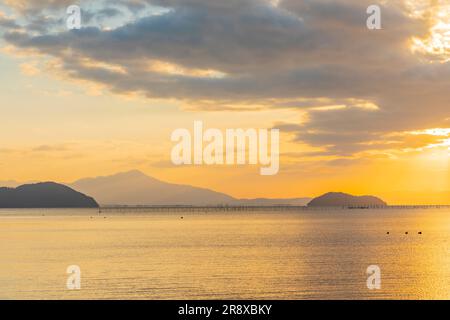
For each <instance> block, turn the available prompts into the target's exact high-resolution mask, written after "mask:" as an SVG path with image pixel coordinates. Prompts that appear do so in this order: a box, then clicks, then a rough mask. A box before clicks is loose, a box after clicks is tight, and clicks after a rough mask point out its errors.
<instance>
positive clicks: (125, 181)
mask: <svg viewBox="0 0 450 320" xmlns="http://www.w3.org/2000/svg"><path fill="white" fill-rule="evenodd" d="M70 186H71V187H73V188H74V189H76V190H79V191H81V192H84V193H86V194H89V195H91V196H93V197H94V198H95V199H96V200H97V201H98V202H99V203H100V204H102V205H237V204H247V205H269V204H272V205H275V204H285V205H289V204H297V205H298V203H302V204H301V205H306V203H307V201H308V200H310V199H303V198H301V199H243V200H240V199H236V198H233V197H231V196H229V195H227V194H224V193H220V192H216V191H213V190H209V189H205V188H198V187H193V186H189V185H179V184H172V183H167V182H163V181H160V180H158V179H155V178H152V177H149V176H147V175H145V174H144V173H142V172H140V171H137V170H133V171H129V172H124V173H118V174H115V175H111V176H105V177H97V178H86V179H81V180H78V181H76V182H74V183H72V184H70Z"/></svg>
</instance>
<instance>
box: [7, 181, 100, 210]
mask: <svg viewBox="0 0 450 320" xmlns="http://www.w3.org/2000/svg"><path fill="white" fill-rule="evenodd" d="M0 208H98V203H97V202H96V201H95V200H94V199H93V198H91V197H88V196H86V195H84V194H82V193H80V192H77V191H75V190H73V189H72V188H69V187H67V186H65V185H62V184H58V183H54V182H43V183H36V184H25V185H22V186H19V187H17V188H5V187H3V188H0Z"/></svg>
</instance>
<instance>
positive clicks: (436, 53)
mask: <svg viewBox="0 0 450 320" xmlns="http://www.w3.org/2000/svg"><path fill="white" fill-rule="evenodd" d="M428 2H429V7H428V9H424V8H423V4H424V3H423V1H422V2H421V1H419V3H420V4H421V6H419V4H414V3H412V2H411V1H409V2H408V3H409V5H410V6H411V7H412V8H413V10H412V12H413V13H412V14H413V15H416V16H424V17H425V16H426V17H429V19H430V22H431V25H432V27H431V29H430V32H429V34H428V36H427V37H426V38H416V37H415V38H413V39H412V47H411V49H412V51H413V52H416V53H421V54H423V55H425V56H426V57H427V58H428V59H430V61H431V62H441V63H445V62H448V61H450V4H449V3H448V1H437V2H431V1H428ZM435 3H436V4H435ZM444 3H445V4H444ZM432 4H435V5H434V6H433V5H432ZM414 6H416V7H415V9H414Z"/></svg>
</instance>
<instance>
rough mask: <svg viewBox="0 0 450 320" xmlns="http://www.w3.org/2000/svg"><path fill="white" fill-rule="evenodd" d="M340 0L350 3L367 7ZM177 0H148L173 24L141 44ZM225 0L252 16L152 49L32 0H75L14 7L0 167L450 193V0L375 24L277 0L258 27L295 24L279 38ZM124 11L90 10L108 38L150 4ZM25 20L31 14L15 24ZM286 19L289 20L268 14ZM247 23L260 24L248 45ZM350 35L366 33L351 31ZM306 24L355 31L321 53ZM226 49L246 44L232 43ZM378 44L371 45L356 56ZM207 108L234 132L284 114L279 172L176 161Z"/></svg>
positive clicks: (299, 190)
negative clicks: (69, 29) (176, 150)
mask: <svg viewBox="0 0 450 320" xmlns="http://www.w3.org/2000/svg"><path fill="white" fill-rule="evenodd" d="M255 1H259V0H255ZM255 1H253V0H252V1H250V0H249V1H244V3H246V4H247V5H248V6H250V5H251V4H253V3H254V2H255ZM261 1H263V0H261ZM196 2H200V3H204V1H203V2H202V1H199V0H198V1H196ZM322 2H324V3H326V2H327V1H325V0H324V1H322ZM336 2H337V3H339V4H342V5H345V6H346V7H348V8H350V7H352V6H355V8H360V7H361V8H363V7H364V5H365V2H364V1H362V2H360V1H349V0H347V1H336ZM369 2H370V1H369ZM369 2H368V3H369ZM174 3H175V4H174V10H173V11H172V13H165V12H166V11H164V10H163V9H164V8H153V7H149V8H148V10H149V12H151V14H150V18H148V17H147V20H146V21H148V19H160V20H161V21H159V20H155V21H156V22H158V26H159V27H158V28H157V27H155V25H156V24H157V23H156V22H154V23H153V24H151V23H148V25H146V24H144V23H142V24H141V25H139V26H140V27H142V26H144V27H145V28H143V29H142V30H140V29H139V30H138V28H135V29H131V28H130V29H129V30H132V31H133V32H134V31H135V32H140V33H138V35H139V37H140V38H138V39H141V40H142V41H141V42H139V44H134V45H141V43H146V41H145V39H147V38H146V35H148V36H149V37H150V36H152V35H154V33H155V32H158V31H160V29H161V30H162V31H161V32H163V31H164V30H165V29H164V28H165V27H167V25H166V21H165V20H164V19H163V18H164V17H165V16H167V18H168V19H173V18H174V17H171V16H170V15H175V14H177V12H178V11H179V12H181V10H179V9H178V6H180V7H182V6H183V4H178V1H174ZM214 3H215V1H211V2H210V3H209V4H208V5H206V4H204V6H205V8H204V9H205V10H207V12H208V14H209V15H211V16H214V14H221V17H223V23H228V20H229V21H231V22H233V21H234V22H235V23H238V24H241V25H238V26H236V30H238V31H239V32H240V33H239V32H238V31H236V30H235V32H232V30H231V29H230V30H229V31H226V32H225V33H224V34H219V36H222V39H223V41H222V42H221V41H216V38H217V37H213V35H210V34H207V33H204V30H211V32H216V31H215V30H214V28H212V27H211V26H209V25H208V24H212V26H214V24H215V22H211V21H209V20H207V19H206V20H205V21H203V22H202V23H204V25H200V26H199V28H198V29H197V28H196V27H195V26H192V30H191V31H190V32H191V33H192V34H191V38H195V39H196V40H195V43H194V44H189V43H186V42H187V41H188V40H186V39H189V40H191V38H189V37H188V35H187V34H186V32H183V31H182V30H181V31H180V33H179V34H177V33H176V32H177V30H175V31H174V30H172V31H171V32H173V33H174V35H173V37H174V40H171V41H168V42H162V43H159V42H157V41H159V40H158V39H160V38H155V39H154V42H152V43H150V44H149V47H144V44H142V48H141V49H142V52H144V56H142V54H139V55H138V54H137V53H136V52H134V51H132V50H130V52H127V51H126V50H123V48H117V51H114V53H113V54H108V51H105V52H103V51H101V49H97V50H92V51H90V50H89V46H85V43H84V42H83V41H88V40H89V41H90V39H91V38H88V40H86V39H84V38H83V37H85V35H75V36H70V35H65V36H64V33H65V32H66V31H65V30H63V29H58V28H57V27H56V29H55V30H52V29H51V28H53V26H49V27H48V28H49V29H47V30H44V31H36V30H34V29H33V30H32V29H30V28H31V27H28V26H27V23H28V22H27V20H26V18H24V17H25V16H26V15H25V14H26V12H27V11H26V10H31V9H33V10H38V11H37V12H45V13H46V14H47V15H48V14H49V12H50V13H51V14H52V15H53V16H54V17H58V14H62V13H61V10H62V9H63V8H59V7H54V8H53V7H52V6H56V5H55V4H53V3H52V2H48V3H46V2H45V1H44V2H42V3H38V2H35V1H23V6H18V5H17V3H15V2H14V1H6V2H5V3H4V4H3V5H0V68H1V70H2V72H1V75H0V97H1V104H0V112H1V116H2V126H1V127H0V134H1V136H2V140H1V142H0V155H1V158H0V159H1V160H0V180H2V181H7V180H16V181H21V182H23V181H37V180H39V181H40V180H54V181H59V182H72V181H74V180H76V179H79V178H84V177H89V176H99V175H108V174H114V173H117V172H120V171H127V170H131V169H139V170H141V171H143V172H145V173H147V174H148V175H151V176H154V177H156V178H159V179H162V180H165V181H169V182H174V183H183V184H191V185H195V186H201V187H207V188H212V189H214V190H217V191H221V192H225V193H228V194H230V195H232V196H235V197H277V198H286V197H303V196H316V195H319V194H321V193H324V192H328V191H343V192H349V193H354V194H374V195H378V196H381V197H383V198H384V199H385V200H387V201H388V202H389V203H391V204H394V203H411V204H414V203H418V204H419V203H449V202H450V171H449V166H450V157H449V155H450V129H449V128H450V93H449V91H448V85H449V84H450V83H449V81H450V80H449V79H450V62H449V61H448V59H450V50H447V49H448V48H450V11H449V7H448V6H445V1H444V2H439V1H431V2H430V3H433V4H435V6H428V7H427V6H425V8H429V9H424V7H422V6H421V4H423V3H426V1H393V2H392V4H386V5H385V6H384V7H383V12H384V15H383V17H385V24H384V26H383V30H380V31H368V30H365V29H364V28H365V23H364V19H365V11H362V12H361V17H362V20H361V21H363V23H362V24H361V26H359V25H354V24H353V23H354V22H352V21H354V20H355V19H356V20H357V18H358V19H359V18H360V17H353V18H355V19H353V20H352V16H351V14H352V13H351V12H353V11H350V12H349V13H348V14H349V15H350V16H348V17H347V16H342V17H341V16H336V17H327V19H328V20H326V19H325V20H323V24H322V25H319V24H318V23H317V22H316V20H317V19H319V18H321V17H322V16H321V14H324V13H321V12H320V11H319V9H320V8H310V7H299V8H297V7H296V3H295V2H292V1H284V2H283V1H282V2H281V3H280V4H278V5H274V4H273V3H266V2H264V3H265V5H267V6H268V7H267V10H268V11H267V12H271V14H269V13H267V12H266V13H261V15H262V16H261V17H264V19H265V21H264V25H263V26H259V28H260V29H261V28H268V29H267V30H266V29H262V30H261V32H266V33H267V35H266V36H267V37H270V36H271V34H270V33H271V32H274V35H273V37H275V36H277V35H278V33H277V32H280V35H281V34H282V35H283V36H284V35H286V39H285V40H284V42H282V41H279V42H273V43H272V42H270V41H275V40H273V39H272V38H270V39H265V40H264V39H263V40H261V43H259V42H258V41H259V39H255V38H254V37H252V34H251V32H254V30H259V29H258V28H256V27H258V26H256V27H255V26H254V25H252V23H256V22H253V20H252V19H250V17H251V16H256V17H258V14H259V13H258V11H256V9H254V10H253V9H252V10H250V9H249V10H248V12H247V11H246V10H238V9H239V8H240V7H239V6H238V7H237V8H226V9H225V8H222V7H220V6H219V5H217V7H215V6H214ZM83 4H86V6H88V5H89V2H88V1H82V2H81V5H82V6H83ZM102 5H105V6H107V4H103V2H100V4H96V5H91V6H89V8H90V10H94V11H95V10H100V9H101V8H102ZM202 5H203V4H202ZM202 5H200V6H199V7H198V8H197V10H201V8H202ZM208 6H209V7H208ZM240 6H241V8H242V6H244V4H241V5H240ZM311 6H312V5H311ZM39 10H41V11H39ZM152 10H153V11H152ZM233 10H236V11H233ZM33 12H35V11H33ZM242 12H244V13H245V12H247V14H248V16H246V17H244V18H245V19H244V18H242V19H241V20H237V21H238V22H236V20H233V17H236V15H241V14H244V13H242ZM302 12H306V13H302ZM356 12H358V11H356ZM200 13H201V12H200ZM200 13H198V14H200ZM264 14H266V15H264ZM399 14H401V15H402V16H401V18H399V17H398V15H399ZM297 15H298V16H297ZM38 17H39V14H38ZM120 17H123V18H120ZM152 17H154V18H152ZM293 17H294V18H295V19H294V18H293ZM183 18H186V17H184V16H183ZM120 19H125V18H124V15H123V16H120V15H118V16H116V17H111V19H110V20H107V21H101V22H99V21H90V22H89V23H90V24H91V25H93V26H95V25H96V24H100V25H101V27H99V30H101V32H102V33H104V34H105V36H103V35H97V34H95V36H96V37H98V38H97V39H95V41H96V42H94V43H101V44H102V46H101V48H104V47H108V46H112V48H114V47H113V46H114V45H116V44H115V43H114V42H113V41H112V40H111V39H112V37H109V33H112V32H115V31H116V30H118V29H120V28H121V27H123V25H125V26H127V25H133V24H134V23H137V22H138V21H139V19H142V17H140V16H139V15H137V16H131V17H129V16H127V19H128V20H127V21H126V22H123V21H120ZM186 19H189V17H187V18H186ZM261 19H263V18H261ZM271 19H275V20H276V21H277V23H278V24H276V23H275V22H274V21H271ZM283 19H284V20H283ZM266 20H267V21H266ZM2 21H3V23H2ZM13 21H15V23H17V24H18V25H20V28H19V27H17V26H16V27H14V28H13V27H11V26H10V25H11V22H13ZM255 21H257V20H256V18H255ZM279 21H285V22H284V24H283V23H281V22H279ZM299 21H300V22H299ZM397 21H398V22H397ZM6 22H8V23H6ZM271 23H272V25H273V26H278V27H277V28H287V29H286V30H281V31H280V30H278V29H277V28H275V27H273V28H269V27H267V25H269V26H270V24H271ZM296 23H300V24H299V25H298V26H295V24H296ZM108 24H109V25H108ZM333 25H334V26H335V28H334V29H333V28H331V26H333ZM176 27H177V26H173V28H176ZM182 27H183V26H180V29H183V28H182ZM327 27H329V29H327ZM152 28H155V29H152ZM336 28H337V30H340V33H341V35H339V33H336V32H335V30H336ZM183 30H186V29H185V28H184V29H183ZM36 32H38V34H37V35H36V34H35V33H36ZM130 32H131V31H130ZM346 32H347V33H348V34H345V33H346ZM373 32H378V33H373ZM58 33H59V34H62V35H63V36H61V37H60V38H55V41H54V42H56V41H59V42H60V43H59V45H58V46H56V45H55V46H54V47H52V45H53V44H52V45H48V43H46V42H44V39H43V38H42V36H43V35H46V34H51V35H53V34H58ZM236 33H238V34H236ZM291 33H292V35H291ZM24 34H25V35H27V37H29V38H27V39H24V38H23V35H24ZM239 35H240V36H241V37H242V38H244V39H245V37H248V39H249V40H248V41H247V43H243V42H242V40H241V39H240V38H239ZM171 36H172V35H170V36H168V37H171ZM349 36H352V37H353V38H352V39H353V40H352V41H351V42H349V43H345V41H346V40H345V38H349ZM33 37H36V38H34V40H33ZM86 37H88V36H86ZM89 37H93V36H92V35H89ZM183 37H184V38H183ZM196 37H198V39H197V38H196ZM298 37H300V38H301V40H302V41H309V42H308V43H310V44H314V41H316V39H335V38H336V37H342V39H341V38H339V39H338V40H339V41H336V43H334V42H333V41H329V42H328V43H327V45H328V48H327V51H326V52H322V51H320V50H322V49H321V48H320V46H319V45H317V47H316V46H314V45H312V47H314V49H312V47H311V46H307V47H305V46H303V45H302V43H303V42H302V41H299V40H298ZM302 37H304V39H303V38H302ZM333 37H334V38H333ZM130 38H131V36H130ZM180 39H184V40H185V42H183V41H180ZM250 39H253V40H252V41H253V42H254V43H250V44H249V42H250ZM278 39H279V38H278ZM447 39H449V43H446V41H447ZM169 40H170V39H169ZM123 41H125V42H126V41H128V39H124V40H123ZM130 41H131V40H130ZM161 41H162V40H161ZM50 43H53V42H50ZM199 43H201V45H199ZM131 45H133V44H132V43H131ZM221 45H223V48H220V46H221ZM447 45H448V46H449V47H448V48H447ZM170 46H173V48H171V47H170ZM183 46H184V47H183ZM274 46H279V47H278V49H277V50H274ZM351 46H354V47H351ZM371 46H373V48H374V49H370V48H372V47H371ZM383 46H384V47H383ZM378 47H380V49H377V48H378ZM86 48H88V49H86ZM130 48H131V47H130ZM217 48H220V49H217ZM226 48H229V50H230V53H229V54H230V55H234V56H223V55H222V54H221V52H222V51H217V50H225V49H226ZM383 48H384V49H383ZM69 49H70V50H69ZM364 49H368V50H369V51H368V52H371V53H368V54H366V55H364V54H363V55H362V54H357V51H358V50H364ZM109 50H111V49H109ZM166 50H167V51H166ZM173 50H178V51H179V52H184V54H181V53H180V54H179V55H177V54H176V53H173ZM183 50H184V51H183ZM68 52H70V53H68ZM257 52H259V54H256V53H257ZM355 52H356V53H355ZM164 59H166V61H165V60H164ZM238 61H241V62H242V63H241V64H239V63H238ZM297 67H298V70H297V69H296V68H297ZM294 71H295V72H294ZM322 76H323V78H321V77H322ZM365 79H367V80H365ZM195 120H201V121H203V122H204V124H205V126H206V127H208V128H219V129H221V130H225V129H227V128H272V127H276V128H280V131H281V141H280V148H281V158H280V172H279V173H278V174H277V175H276V176H260V175H259V165H257V166H226V165H224V166H197V167H196V166H185V167H176V166H174V165H173V164H172V163H171V162H170V151H171V148H172V146H173V145H174V143H172V142H171V141H170V134H171V132H172V131H173V130H175V129H177V128H188V129H190V130H192V126H193V122H194V121H195Z"/></svg>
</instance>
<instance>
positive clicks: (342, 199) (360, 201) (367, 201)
mask: <svg viewBox="0 0 450 320" xmlns="http://www.w3.org/2000/svg"><path fill="white" fill-rule="evenodd" d="M386 205H387V204H386V202H384V201H383V200H381V199H380V198H377V197H374V196H353V195H350V194H347V193H342V192H329V193H326V194H324V195H321V196H320V197H317V198H314V199H313V200H311V202H309V203H308V207H368V206H386Z"/></svg>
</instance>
